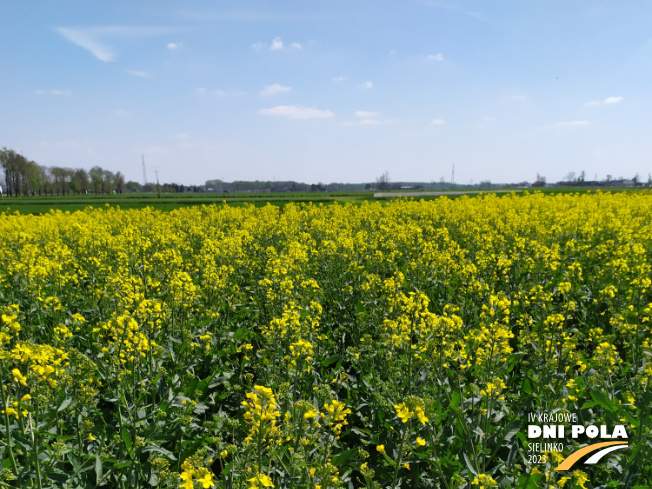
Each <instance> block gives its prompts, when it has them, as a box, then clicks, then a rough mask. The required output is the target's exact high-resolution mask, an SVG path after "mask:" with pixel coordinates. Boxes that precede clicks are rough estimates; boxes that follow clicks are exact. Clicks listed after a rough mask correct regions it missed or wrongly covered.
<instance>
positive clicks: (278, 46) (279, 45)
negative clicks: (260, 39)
mask: <svg viewBox="0 0 652 489" xmlns="http://www.w3.org/2000/svg"><path fill="white" fill-rule="evenodd" d="M282 49H283V40H282V39H281V38H280V37H275V38H274V39H272V45H271V46H270V47H269V50H270V51H281V50H282Z"/></svg>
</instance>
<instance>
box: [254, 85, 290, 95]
mask: <svg viewBox="0 0 652 489" xmlns="http://www.w3.org/2000/svg"><path fill="white" fill-rule="evenodd" d="M291 91H292V87H286V86H283V85H279V84H278V83H274V84H273V85H267V86H266V87H265V88H264V89H263V90H261V91H260V95H262V96H263V97H268V96H270V95H276V94H278V93H286V92H291Z"/></svg>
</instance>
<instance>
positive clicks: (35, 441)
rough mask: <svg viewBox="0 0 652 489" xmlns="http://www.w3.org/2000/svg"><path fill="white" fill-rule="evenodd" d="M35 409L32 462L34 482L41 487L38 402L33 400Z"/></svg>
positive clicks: (40, 488)
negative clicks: (34, 467)
mask: <svg viewBox="0 0 652 489" xmlns="http://www.w3.org/2000/svg"><path fill="white" fill-rule="evenodd" d="M34 404H35V407H36V409H35V410H34V426H33V427H32V452H33V454H34V463H35V465H36V483H37V485H38V488H39V489H43V482H42V479H41V464H40V463H39V460H38V447H39V439H38V402H35V403H34Z"/></svg>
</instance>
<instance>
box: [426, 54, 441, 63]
mask: <svg viewBox="0 0 652 489" xmlns="http://www.w3.org/2000/svg"><path fill="white" fill-rule="evenodd" d="M426 59H427V60H428V61H444V55H443V54H441V53H437V54H429V55H428V56H426Z"/></svg>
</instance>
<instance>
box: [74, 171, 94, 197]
mask: <svg viewBox="0 0 652 489" xmlns="http://www.w3.org/2000/svg"><path fill="white" fill-rule="evenodd" d="M73 181H74V182H75V189H76V191H77V192H79V193H80V194H85V193H86V192H87V191H88V188H89V185H90V182H89V180H88V172H87V171H86V170H84V169H83V168H78V169H77V170H75V172H74V175H73Z"/></svg>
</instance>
